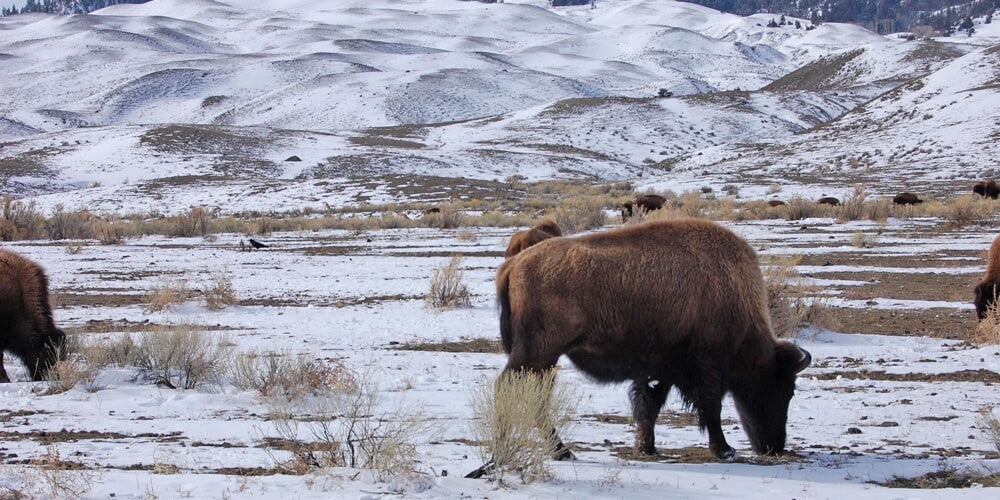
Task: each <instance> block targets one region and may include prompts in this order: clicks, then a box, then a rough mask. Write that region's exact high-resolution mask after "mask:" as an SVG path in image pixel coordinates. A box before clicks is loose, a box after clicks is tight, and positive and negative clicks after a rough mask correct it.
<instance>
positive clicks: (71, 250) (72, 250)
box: [66, 244, 84, 255]
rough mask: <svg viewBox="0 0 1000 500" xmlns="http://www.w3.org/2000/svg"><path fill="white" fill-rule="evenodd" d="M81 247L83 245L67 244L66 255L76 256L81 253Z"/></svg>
mask: <svg viewBox="0 0 1000 500" xmlns="http://www.w3.org/2000/svg"><path fill="white" fill-rule="evenodd" d="M83 246H84V245H82V244H76V245H73V244H68V245H66V253H68V254H70V255H76V254H78V253H80V252H82V251H83Z"/></svg>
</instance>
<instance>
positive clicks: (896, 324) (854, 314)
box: [825, 297, 977, 339]
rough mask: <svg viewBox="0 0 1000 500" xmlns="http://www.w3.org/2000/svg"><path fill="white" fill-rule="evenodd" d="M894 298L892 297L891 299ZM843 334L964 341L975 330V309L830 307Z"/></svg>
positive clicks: (833, 317)
mask: <svg viewBox="0 0 1000 500" xmlns="http://www.w3.org/2000/svg"><path fill="white" fill-rule="evenodd" d="M889 298H892V297H889ZM825 312H826V313H827V314H829V315H830V317H831V318H832V319H833V321H834V322H835V324H836V325H837V328H836V330H837V331H839V332H843V333H873V334H877V335H903V336H911V335H915V336H928V337H935V338H945V339H964V338H965V337H966V335H967V334H969V333H971V332H973V331H974V330H975V328H976V322H977V319H976V313H975V311H973V310H968V311H966V310H961V309H948V308H930V309H874V308H871V309H858V308H848V307H828V308H827V309H826V311H825Z"/></svg>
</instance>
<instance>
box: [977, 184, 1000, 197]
mask: <svg viewBox="0 0 1000 500" xmlns="http://www.w3.org/2000/svg"><path fill="white" fill-rule="evenodd" d="M972 192H973V193H976V194H978V195H980V196H982V197H983V198H990V199H993V200H995V199H997V196H1000V186H998V185H997V182H996V181H994V180H993V179H989V180H985V181H979V182H977V183H976V184H975V185H973V186H972Z"/></svg>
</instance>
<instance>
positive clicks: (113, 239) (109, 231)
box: [91, 220, 126, 245]
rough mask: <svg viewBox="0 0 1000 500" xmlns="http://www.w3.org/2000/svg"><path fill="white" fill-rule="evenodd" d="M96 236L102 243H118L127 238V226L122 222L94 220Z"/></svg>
mask: <svg viewBox="0 0 1000 500" xmlns="http://www.w3.org/2000/svg"><path fill="white" fill-rule="evenodd" d="M91 228H92V232H93V235H94V238H97V240H98V241H100V242H101V244H102V245H118V244H120V243H121V242H122V241H124V240H125V233H126V228H125V224H124V223H122V222H106V221H102V220H97V221H94V222H93V224H92V225H91Z"/></svg>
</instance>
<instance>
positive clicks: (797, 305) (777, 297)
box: [764, 255, 830, 338]
mask: <svg viewBox="0 0 1000 500" xmlns="http://www.w3.org/2000/svg"><path fill="white" fill-rule="evenodd" d="M801 260H802V256H801V255H796V256H792V257H783V258H775V259H774V260H773V261H772V262H770V263H769V265H766V266H765V267H764V284H765V287H766V289H767V304H768V311H769V312H770V315H771V328H772V329H773V330H774V335H775V336H776V337H778V338H787V337H789V336H790V335H791V334H792V332H793V331H794V330H795V329H797V328H798V327H800V326H804V325H817V326H828V325H829V322H830V318H829V317H828V315H827V314H826V306H825V304H824V303H823V302H821V301H819V300H817V299H816V298H815V297H809V295H810V294H811V293H812V292H814V291H815V290H814V288H813V287H810V286H808V285H805V284H803V283H801V281H800V280H799V279H798V278H799V274H798V271H797V270H796V269H795V266H797V265H798V263H799V261H801Z"/></svg>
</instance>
